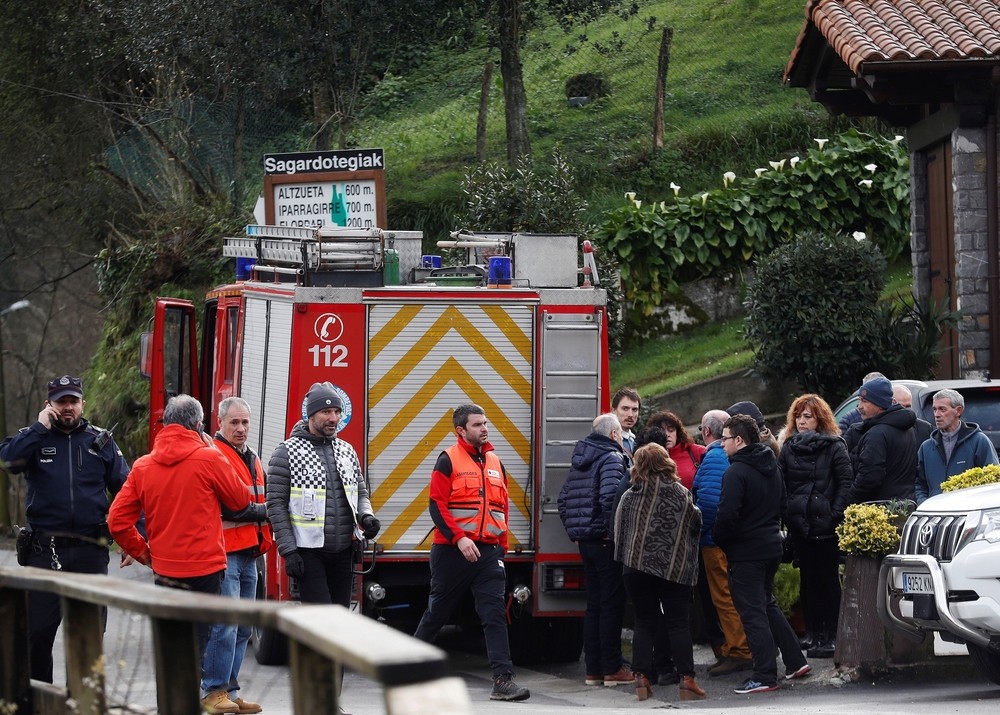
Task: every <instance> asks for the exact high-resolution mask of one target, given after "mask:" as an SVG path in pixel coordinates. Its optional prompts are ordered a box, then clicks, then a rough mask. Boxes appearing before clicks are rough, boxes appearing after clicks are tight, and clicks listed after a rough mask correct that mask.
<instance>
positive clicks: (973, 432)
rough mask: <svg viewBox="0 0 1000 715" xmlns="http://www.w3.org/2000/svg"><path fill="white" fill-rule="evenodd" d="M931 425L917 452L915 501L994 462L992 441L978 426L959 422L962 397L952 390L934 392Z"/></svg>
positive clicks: (938, 492) (939, 491) (962, 402)
mask: <svg viewBox="0 0 1000 715" xmlns="http://www.w3.org/2000/svg"><path fill="white" fill-rule="evenodd" d="M933 404H934V424H935V425H936V427H937V429H935V430H934V431H933V432H931V436H930V438H929V439H927V440H925V441H924V442H923V443H922V444H921V445H920V448H919V450H918V451H917V483H916V489H915V492H916V501H917V504H920V503H921V502H922V501H924V500H925V499H927V498H928V497H932V496H934V495H935V494H940V493H941V482H943V481H944V480H946V479H947V478H948V477H953V476H955V475H956V474H961V473H962V472H964V471H965V470H967V469H972V468H973V467H985V466H986V465H987V464H997V463H998V460H997V452H996V450H995V449H994V448H993V443H992V442H990V438H989V437H987V436H986V435H985V434H984V433H983V431H982V430H981V429H979V425H977V424H973V423H972V422H963V421H962V412H963V411H964V410H965V398H964V397H962V393H960V392H956V391H955V390H939V391H938V392H936V393H935V394H934V403H933Z"/></svg>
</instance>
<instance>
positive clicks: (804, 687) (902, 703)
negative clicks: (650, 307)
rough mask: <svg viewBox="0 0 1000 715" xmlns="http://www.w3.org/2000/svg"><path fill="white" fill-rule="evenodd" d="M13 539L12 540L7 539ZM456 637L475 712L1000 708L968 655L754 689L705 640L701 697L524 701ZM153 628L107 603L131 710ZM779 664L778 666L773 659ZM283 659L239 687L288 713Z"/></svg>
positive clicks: (348, 680) (595, 692) (118, 685)
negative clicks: (502, 688)
mask: <svg viewBox="0 0 1000 715" xmlns="http://www.w3.org/2000/svg"><path fill="white" fill-rule="evenodd" d="M5 541H9V540H5ZM0 565H3V566H12V567H13V566H15V564H14V559H13V553H12V552H10V551H9V550H4V549H0ZM112 571H113V573H112V575H111V578H128V579H135V580H148V581H151V580H152V578H151V574H150V572H149V570H148V569H145V568H143V567H140V566H138V565H134V566H131V567H128V568H126V569H122V570H120V571H119V570H118V569H116V568H115V567H114V564H113V565H112ZM456 641H457V638H456V637H455V636H449V635H448V634H445V635H444V636H443V637H442V639H441V640H440V642H439V643H438V645H440V646H442V647H444V648H445V649H446V650H448V652H449V655H450V657H451V660H452V665H453V668H454V670H455V673H456V674H457V675H459V676H460V677H461V678H462V679H463V680H464V682H465V684H466V686H467V687H468V689H469V695H470V698H471V700H472V704H473V710H474V712H475V713H477V715H479V714H485V715H493V714H494V713H497V714H500V713H509V712H510V711H515V712H516V711H520V712H529V711H530V712H531V713H532V715H549V714H556V713H558V714H559V715H569V714H570V713H584V712H588V711H594V710H597V711H599V712H601V713H611V714H615V713H632V712H636V711H640V710H651V709H683V710H692V711H701V712H722V711H723V710H726V711H729V710H732V709H739V710H742V711H745V712H748V713H761V714H764V713H809V714H810V715H834V714H837V715H840V714H844V715H858V714H859V713H876V712H877V713H879V715H937V714H939V713H961V715H979V714H983V715H986V713H989V714H990V715H995V714H996V713H997V712H1000V686H995V685H992V684H990V683H988V682H986V681H985V680H984V679H983V678H982V677H980V676H979V675H978V674H977V673H976V672H975V669H974V668H973V667H972V665H971V663H970V662H969V661H968V658H967V657H957V659H956V658H955V657H952V658H949V659H948V660H947V661H946V662H945V663H944V664H943V665H939V666H938V667H936V668H933V669H928V668H918V669H909V670H907V669H900V670H898V671H896V672H895V673H894V674H893V675H891V676H888V677H886V678H882V679H880V680H879V681H878V682H845V681H844V679H843V678H842V677H840V676H839V675H838V673H837V672H836V671H835V670H834V666H833V663H832V661H829V660H826V661H818V660H814V661H813V662H812V665H813V667H814V671H813V673H812V675H810V677H808V678H806V679H803V680H797V681H792V682H788V683H784V684H783V685H782V688H781V690H779V691H778V692H772V693H761V694H757V695H749V696H748V695H737V694H735V693H733V692H732V691H733V688H735V687H737V686H738V685H739V684H740V683H741V682H742V677H745V674H736V675H732V676H724V677H720V678H710V677H708V675H707V674H705V672H704V670H705V668H706V667H707V666H708V665H709V664H710V663H711V662H713V660H714V658H713V656H712V653H711V650H710V649H708V648H707V647H703V646H698V647H697V648H696V652H695V661H696V664H697V671H698V681H699V683H700V684H701V685H702V687H704V688H705V689H706V690H707V691H708V696H707V698H706V699H705V700H703V701H699V702H684V703H681V702H680V700H679V698H678V695H677V686H665V687H656V688H654V691H653V697H651V698H650V699H649V700H646V701H644V702H638V701H637V700H636V699H635V694H634V692H633V691H632V690H631V689H630V688H627V687H625V686H619V687H616V688H606V687H588V686H586V685H584V682H583V680H584V672H583V665H582V663H579V662H578V663H572V664H563V665H553V666H544V667H538V668H537V669H528V668H518V672H517V680H518V682H519V683H520V684H522V685H525V686H527V687H528V688H530V689H531V693H532V695H531V698H530V699H529V700H527V701H525V702H523V703H500V702H493V701H490V699H489V692H490V688H491V686H492V683H491V680H490V674H489V667H488V663H487V662H486V659H485V654H484V652H483V649H482V648H476V649H474V650H473V651H471V652H466V651H463V650H460V649H459V648H458V647H457V642H456ZM151 642H152V637H151V633H150V630H149V624H148V622H146V620H145V619H144V618H143V617H140V616H135V615H132V614H128V613H124V612H121V611H114V610H112V611H111V612H110V613H109V618H108V629H107V632H106V635H105V652H106V654H107V659H106V663H107V673H108V696H109V702H110V703H113V704H118V705H127V706H128V707H127V711H128V712H136V713H152V712H154V711H155V703H156V692H155V679H154V673H153V662H152V653H151ZM61 649H62V641H61V639H59V641H58V642H57V644H56V652H55V659H56V668H55V672H56V674H57V675H56V679H57V681H58V680H60V676H59V674H60V673H62V672H63V667H64V666H63V659H62V652H61ZM779 670H782V669H781V666H780V661H779ZM288 680H289V678H288V670H287V668H285V667H278V666H263V665H259V664H258V663H257V662H256V660H255V659H254V658H253V655H252V653H251V652H248V654H247V660H246V662H245V663H244V666H243V672H242V676H241V684H242V686H243V690H242V694H243V695H244V696H245V697H246V698H247V699H250V700H255V701H258V702H260V703H261V704H262V705H263V706H264V712H265V713H268V714H269V715H291V713H292V712H293V709H292V701H291V692H290V690H289V687H288ZM342 706H343V707H344V709H345V710H346V711H348V712H350V713H353V714H354V715H377V714H381V713H385V712H386V708H385V704H384V701H383V693H382V689H381V687H380V686H379V685H378V684H377V683H374V682H372V681H370V680H368V679H366V678H363V677H361V676H358V675H355V674H353V673H348V674H347V675H346V676H345V682H344V694H343V702H342Z"/></svg>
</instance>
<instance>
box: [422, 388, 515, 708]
mask: <svg viewBox="0 0 1000 715" xmlns="http://www.w3.org/2000/svg"><path fill="white" fill-rule="evenodd" d="M452 422H453V424H454V425H455V432H456V433H457V434H458V442H457V443H456V444H455V445H454V446H453V447H451V448H449V449H447V450H445V451H444V452H442V453H441V454H440V455H439V456H438V459H437V462H436V463H435V464H434V471H433V472H432V473H431V484H430V513H431V519H433V521H434V526H435V527H436V528H435V530H434V544H433V545H432V546H431V594H430V598H429V599H428V602H427V610H426V611H424V615H423V617H422V618H421V619H420V624H419V625H418V626H417V632H416V633H414V634H413V635H414V636H415V637H417V638H419V639H420V640H422V641H427V642H428V643H430V642H432V641H433V640H434V639H435V638H436V637H437V634H438V631H440V630H441V627H442V626H444V625H445V624H446V623H447V622H448V620H449V619H450V618H451V616H452V614H453V613H454V612H455V608H456V607H457V606H458V602H459V600H460V599H461V598H462V596H463V595H464V594H465V591H466V590H467V589H469V588H471V589H472V595H473V596H474V597H475V600H476V613H478V614H479V618H480V620H481V621H482V624H483V634H484V635H485V636H486V652H487V655H488V656H489V659H490V667H491V668H492V670H493V691H492V693H491V694H490V700H526V699H527V698H528V696H529V695H530V693H529V692H528V689H527V688H522V687H520V686H519V685H518V684H517V683H515V682H514V666H513V664H512V663H511V659H510V643H509V641H508V640H507V614H506V611H505V606H504V594H505V593H506V591H507V573H506V571H505V570H504V563H503V557H504V555H505V554H506V553H507V515H508V514H509V512H510V504H509V502H508V499H507V471H506V470H505V469H504V467H503V464H501V463H500V458H499V457H497V456H496V454H495V453H494V452H493V445H492V444H490V442H489V431H488V430H487V428H486V413H485V412H484V411H483V408H482V407H480V406H479V405H461V406H460V407H459V408H458V409H456V410H455V412H454V414H453V415H452Z"/></svg>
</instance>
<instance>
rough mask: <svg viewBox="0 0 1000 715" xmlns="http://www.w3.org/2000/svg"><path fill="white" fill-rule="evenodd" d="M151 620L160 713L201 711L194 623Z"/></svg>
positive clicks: (175, 714)
mask: <svg viewBox="0 0 1000 715" xmlns="http://www.w3.org/2000/svg"><path fill="white" fill-rule="evenodd" d="M158 588H162V586H161V587H158ZM150 621H151V625H152V627H153V654H154V660H155V662H156V705H157V708H158V712H159V714H160V715H190V714H191V713H197V712H200V711H201V658H200V657H199V653H198V630H197V628H196V626H195V624H194V623H192V622H191V621H181V620H173V619H167V618H151V619H150Z"/></svg>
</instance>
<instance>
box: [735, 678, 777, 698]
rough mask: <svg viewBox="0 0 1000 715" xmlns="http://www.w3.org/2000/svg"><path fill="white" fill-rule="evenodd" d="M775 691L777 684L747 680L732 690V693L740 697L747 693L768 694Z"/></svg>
mask: <svg viewBox="0 0 1000 715" xmlns="http://www.w3.org/2000/svg"><path fill="white" fill-rule="evenodd" d="M777 689H778V684H777V683H762V682H760V681H759V680H754V679H753V678H748V679H747V680H746V682H744V683H743V685H741V686H740V687H738V688H736V689H735V690H733V692H734V693H739V694H740V695H747V694H749V693H768V692H770V691H772V690H777Z"/></svg>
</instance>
